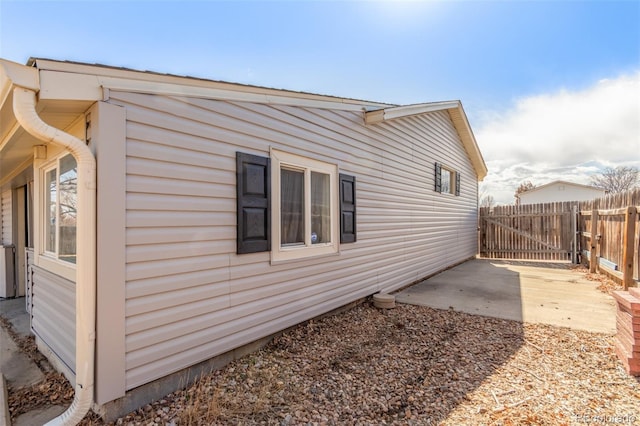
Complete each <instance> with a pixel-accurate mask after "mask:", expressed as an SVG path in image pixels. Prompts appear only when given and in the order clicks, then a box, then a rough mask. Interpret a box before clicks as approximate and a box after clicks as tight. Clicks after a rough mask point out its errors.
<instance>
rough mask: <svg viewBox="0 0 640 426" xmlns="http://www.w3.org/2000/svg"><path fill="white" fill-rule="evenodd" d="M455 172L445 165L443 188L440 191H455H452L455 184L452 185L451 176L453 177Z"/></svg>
mask: <svg viewBox="0 0 640 426" xmlns="http://www.w3.org/2000/svg"><path fill="white" fill-rule="evenodd" d="M454 174H455V172H452V171H451V170H447V169H445V168H444V167H443V168H442V169H441V172H440V181H441V182H442V189H441V191H440V192H444V193H445V194H452V193H453V192H452V191H451V189H452V188H453V185H451V178H452V177H453V175H454Z"/></svg>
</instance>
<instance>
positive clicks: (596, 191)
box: [518, 180, 607, 204]
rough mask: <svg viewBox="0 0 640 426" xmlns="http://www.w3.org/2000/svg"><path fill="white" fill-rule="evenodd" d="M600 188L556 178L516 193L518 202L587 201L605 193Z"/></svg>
mask: <svg viewBox="0 0 640 426" xmlns="http://www.w3.org/2000/svg"><path fill="white" fill-rule="evenodd" d="M606 192H607V191H605V190H604V189H602V188H596V187H595V186H589V185H581V184H578V183H572V182H566V181H562V180H556V181H553V182H549V183H547V184H545V185H541V186H537V187H535V188H533V189H530V190H528V191H525V192H522V193H520V194H519V195H518V197H519V199H520V204H538V203H555V202H559V201H589V200H593V199H594V198H601V197H604V196H605V195H606Z"/></svg>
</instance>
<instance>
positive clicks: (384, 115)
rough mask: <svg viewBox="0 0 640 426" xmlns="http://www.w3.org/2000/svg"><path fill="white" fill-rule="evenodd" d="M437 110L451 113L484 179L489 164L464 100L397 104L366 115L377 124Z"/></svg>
mask: <svg viewBox="0 0 640 426" xmlns="http://www.w3.org/2000/svg"><path fill="white" fill-rule="evenodd" d="M437 111H447V112H448V113H449V116H450V117H451V121H452V122H453V126H454V127H455V129H456V131H457V132H458V136H459V137H460V140H461V141H462V145H463V146H464V148H465V150H466V151H467V154H468V155H469V159H470V161H471V163H472V165H473V168H474V169H475V171H476V175H477V179H478V181H482V180H483V179H484V178H485V176H486V175H487V165H486V164H485V162H484V158H483V157H482V153H481V152H480V148H478V143H477V141H476V138H475V136H474V134H473V130H471V125H470V124H469V120H468V119H467V114H466V113H465V112H464V108H463V107H462V102H460V101H457V100H456V101H443V102H429V103H424V104H414V105H404V106H396V107H390V108H384V109H379V110H375V111H369V112H366V113H365V115H364V116H365V122H366V123H367V124H376V123H381V122H384V121H388V120H394V119H398V118H404V117H411V116H416V115H421V114H428V113H432V112H437Z"/></svg>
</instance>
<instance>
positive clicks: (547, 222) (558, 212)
mask: <svg viewBox="0 0 640 426" xmlns="http://www.w3.org/2000/svg"><path fill="white" fill-rule="evenodd" d="M575 204H576V203H569V202H562V203H549V204H525V205H520V206H498V207H493V208H489V207H482V208H480V256H482V257H489V258H498V259H535V260H571V259H572V256H573V259H574V260H575V254H576V252H577V250H575V247H576V244H577V242H576V240H577V238H575V236H576V217H575V214H572V211H574V210H575V208H574V206H575Z"/></svg>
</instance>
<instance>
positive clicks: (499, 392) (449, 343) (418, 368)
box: [10, 303, 640, 425]
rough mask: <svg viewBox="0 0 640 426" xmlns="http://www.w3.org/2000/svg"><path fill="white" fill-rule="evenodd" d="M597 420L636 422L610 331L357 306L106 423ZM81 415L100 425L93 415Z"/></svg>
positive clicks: (638, 408)
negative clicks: (591, 330)
mask: <svg viewBox="0 0 640 426" xmlns="http://www.w3.org/2000/svg"><path fill="white" fill-rule="evenodd" d="M45 388H46V387H45ZM50 388H54V389H56V392H58V393H59V394H63V395H64V396H65V399H66V398H68V394H67V393H65V391H64V389H59V388H58V387H50ZM43 389H44V388H43ZM35 392H37V390H35ZM21 397H22V398H25V395H21ZM10 399H11V396H10ZM32 399H33V398H32ZM12 414H15V413H12ZM599 421H600V423H609V424H640V380H638V379H637V378H633V377H630V376H628V375H627V374H626V373H625V372H624V370H623V369H622V367H621V364H620V362H619V361H618V360H617V358H616V356H615V354H614V352H613V337H612V336H607V335H603V334H592V333H587V332H581V331H574V330H570V329H566V328H557V327H551V326H545V325H529V324H522V323H519V322H515V321H507V320H500V319H494V318H487V317H481V316H473V315H468V314H464V313H460V312H455V311H452V310H449V311H442V310H436V309H431V308H427V307H419V306H408V305H400V306H398V307H397V308H396V309H391V310H386V311H381V310H379V309H376V308H374V307H373V306H371V305H370V304H368V303H365V304H363V305H360V306H357V307H355V308H353V309H351V310H349V311H346V312H343V313H341V314H338V315H335V316H331V317H327V318H324V319H322V320H318V321H311V322H308V323H306V324H303V325H300V326H298V327H295V328H294V329H292V330H290V331H289V332H287V333H285V334H283V335H281V336H280V337H278V338H276V339H274V340H273V341H272V342H271V343H270V344H269V345H268V346H267V347H266V348H264V349H263V350H260V351H258V352H255V353H253V354H251V355H248V356H246V357H244V358H242V359H240V360H238V361H236V362H233V363H231V364H229V365H228V366H227V367H225V368H224V369H222V370H220V371H216V372H214V373H212V374H211V375H209V376H206V377H202V378H201V379H200V381H199V382H198V383H197V384H196V385H194V386H192V387H191V388H189V389H187V390H184V391H180V392H176V393H173V394H171V395H168V396H167V397H166V398H164V399H163V400H161V401H158V402H156V403H154V404H152V405H148V406H146V407H143V408H141V409H140V410H138V411H136V412H134V413H131V414H129V415H127V416H125V417H123V418H121V419H119V420H118V421H117V422H116V424H118V425H130V424H131V425H153V424H159V425H166V424H175V425H188V424H191V425H209V424H247V425H251V424H268V425H271V424H274V425H275V424H280V425H300V424H326V425H333V424H335V425H342V424H353V425H368V424H398V425H400V424H403V425H404V424H409V425H412V424H413V425H430V424H442V425H484V424H486V425H493V424H495V425H522V424H531V425H562V424H566V425H571V424H586V423H596V422H599ZM82 424H84V425H99V424H103V423H102V422H101V421H100V420H99V419H98V418H97V417H95V416H91V417H87V418H85V420H84V421H83V423H82Z"/></svg>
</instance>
